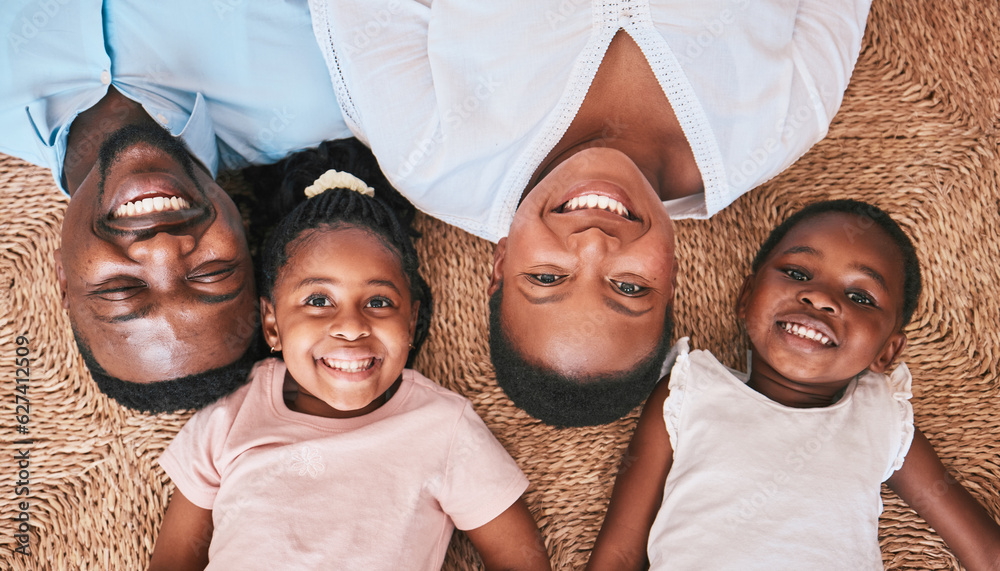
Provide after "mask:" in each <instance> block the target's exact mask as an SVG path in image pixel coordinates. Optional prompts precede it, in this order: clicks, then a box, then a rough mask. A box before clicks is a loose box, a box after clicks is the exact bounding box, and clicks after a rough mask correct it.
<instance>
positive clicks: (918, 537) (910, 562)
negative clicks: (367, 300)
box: [0, 0, 1000, 570]
mask: <svg viewBox="0 0 1000 571" xmlns="http://www.w3.org/2000/svg"><path fill="white" fill-rule="evenodd" d="M997 21H1000V5H998V4H997V3H996V2H977V1H974V0H947V1H944V2H931V1H929V0H916V1H912V0H911V1H904V0H891V1H890V0H875V2H874V5H873V7H872V12H871V16H870V17H869V22H868V30H867V32H866V34H865V39H864V46H863V50H862V53H861V57H860V59H859V61H858V64H857V68H856V70H855V72H854V76H853V79H852V81H851V86H850V89H849V90H848V92H847V95H846V97H845V99H844V103H843V106H842V108H841V110H840V112H839V113H838V115H837V116H836V118H835V120H834V123H833V125H832V126H831V128H830V133H829V136H828V137H827V138H826V139H825V140H823V141H822V142H820V143H819V144H818V145H816V147H815V148H814V149H813V150H811V151H810V152H809V153H808V154H806V155H805V156H804V157H803V158H802V159H800V160H799V161H798V162H797V163H796V164H795V165H793V166H792V167H791V168H790V169H788V170H787V171H786V172H785V173H783V174H782V175H781V176H779V177H777V178H775V179H774V180H772V181H770V182H769V183H767V184H766V185H764V186H762V187H761V188H759V189H757V190H755V191H753V192H751V193H750V194H749V195H747V196H744V197H743V198H742V199H741V200H739V201H738V202H736V203H735V204H734V205H733V206H731V207H730V208H727V209H726V210H725V211H724V212H722V213H721V214H719V215H718V216H716V217H715V218H713V219H712V220H710V221H689V222H682V223H679V224H678V225H677V242H678V247H677V249H678V258H679V259H680V275H679V278H678V279H679V287H678V290H677V293H676V320H677V334H676V335H677V336H682V335H687V336H690V337H691V338H692V346H693V347H695V348H704V349H709V350H711V351H713V352H714V353H715V354H717V355H719V357H720V358H721V359H722V360H723V362H725V363H726V364H728V365H730V366H734V367H738V368H742V362H743V361H744V359H745V357H744V355H745V351H746V342H745V340H744V339H743V336H742V333H741V332H740V330H739V329H738V327H737V325H736V319H735V315H734V312H733V309H732V306H733V301H734V298H735V292H736V290H737V288H738V286H739V284H740V282H741V280H742V278H743V276H744V275H745V273H746V272H747V268H748V265H749V260H750V258H751V256H752V255H753V253H754V252H755V251H756V248H757V247H758V245H759V243H760V242H761V240H762V239H763V238H764V236H765V235H766V234H767V232H768V231H769V230H770V229H771V228H772V227H773V226H775V225H776V224H777V223H778V222H780V221H781V220H782V219H783V218H784V217H786V216H787V215H788V214H789V213H791V212H793V211H794V210H796V209H798V208H800V207H801V206H803V205H805V204H807V203H809V202H812V201H815V200H820V199H828V198H841V197H844V198H857V199H862V200H867V201H870V202H873V203H875V204H877V205H879V206H881V207H882V208H884V209H886V210H887V211H889V213H890V214H892V215H893V217H894V218H895V219H896V220H898V221H899V222H900V224H901V225H902V226H903V228H904V230H906V231H907V232H908V233H909V234H910V236H912V237H913V239H914V241H915V243H916V245H917V251H918V254H919V257H920V262H921V265H922V269H923V271H924V276H925V291H924V295H923V296H922V298H921V300H920V304H919V306H918V308H917V312H916V315H915V317H914V321H913V323H912V324H910V325H909V326H908V327H907V334H908V336H909V345H908V347H907V349H906V351H905V353H904V354H903V359H904V360H905V361H906V362H907V363H908V364H909V366H910V368H911V370H912V372H913V375H914V393H915V396H914V399H913V401H912V402H913V405H914V409H915V413H916V423H917V425H918V426H919V427H920V429H921V430H923V431H924V433H925V434H926V435H927V436H928V438H929V439H930V440H931V442H932V443H933V444H934V446H935V447H936V448H937V450H938V452H939V454H940V456H941V458H942V459H943V461H944V463H945V465H946V466H948V467H949V468H950V469H951V470H952V471H953V472H954V473H955V475H956V476H957V477H958V479H959V480H960V481H962V482H963V483H964V484H965V485H966V486H967V487H968V488H969V489H970V490H971V492H972V493H973V494H974V495H975V496H976V497H977V498H979V499H980V500H981V501H982V502H983V503H984V504H985V505H986V506H987V508H988V509H989V510H990V512H991V513H993V514H994V515H998V514H1000V501H998V488H1000V465H998V464H1000V463H998V458H997V451H998V448H1000V399H998V391H1000V371H998V369H1000V339H998V337H1000V333H998V325H997V324H998V323H1000V299H998V295H997V292H998V291H1000V263H998V261H1000V235H998V233H1000V230H998V228H1000V215H998V208H1000V160H998V153H1000V146H998V132H997V126H996V122H997V118H998V117H1000V71H998V70H1000V61H998V59H1000V55H998V54H1000V28H998V27H997V26H996V25H995V24H994V23H995V22H997ZM239 180H240V179H239V177H231V178H228V179H227V181H228V182H227V183H226V184H228V185H230V186H232V185H234V184H238V183H239ZM234 181H236V182H234ZM0 189H2V190H0V363H2V365H0V366H2V367H3V369H2V376H0V378H2V384H0V400H2V403H3V404H2V405H0V415H2V419H0V568H5V569H17V570H21V569H102V570H103V569H140V568H144V567H145V566H146V564H147V563H148V560H149V556H150V553H151V550H152V547H153V543H154V541H155V537H156V532H157V529H158V528H159V525H160V521H161V519H162V515H163V511H164V509H165V508H166V505H167V502H168V499H169V496H170V492H171V489H172V487H171V484H170V482H169V479H168V478H167V477H166V476H165V475H164V473H163V471H162V470H161V469H160V468H159V466H158V465H157V464H156V458H157V457H158V456H159V455H160V454H161V452H162V451H163V449H164V448H165V447H166V446H167V444H168V443H169V442H170V440H171V438H172V437H173V436H174V435H175V434H176V432H177V431H178V430H179V429H180V427H181V426H182V425H183V424H184V422H185V421H186V420H187V418H188V417H189V416H190V413H189V412H186V413H177V414H164V415H159V416H149V415H143V414H138V413H133V412H131V411H128V410H125V409H123V408H122V407H120V406H118V405H117V404H115V403H113V402H110V401H109V400H108V399H106V398H105V397H104V396H103V395H101V393H100V392H99V391H98V390H97V388H96V386H95V385H94V384H93V382H92V380H91V379H90V377H89V375H88V373H87V371H86V369H85V367H84V365H83V362H82V360H81V359H80V357H79V355H78V353H77V351H76V348H75V345H74V344H73V340H72V335H71V332H70V327H69V322H68V320H67V317H66V315H65V313H64V312H63V310H62V308H61V306H60V302H59V292H58V287H57V282H56V276H55V271H54V269H53V252H54V250H55V249H56V248H58V245H59V229H60V226H61V222H62V216H63V212H64V210H65V207H66V204H67V199H65V198H64V197H63V196H62V195H61V194H60V193H59V192H58V191H57V189H56V188H55V186H54V185H53V183H52V181H51V176H50V174H49V173H48V171H45V170H43V169H40V168H37V167H34V166H31V165H27V164H25V163H23V162H21V161H18V160H15V159H12V158H9V157H2V156H0ZM418 227H419V229H420V230H421V231H422V232H423V236H424V237H423V238H422V239H421V240H420V241H419V243H418V249H419V251H420V254H421V256H422V260H423V264H424V273H425V275H426V277H427V279H428V281H429V282H430V284H431V286H432V288H433V290H434V296H435V299H436V302H437V312H436V316H435V319H434V322H433V325H432V329H431V336H430V339H429V341H428V343H427V344H426V345H425V348H424V350H423V352H422V355H421V357H420V359H419V360H418V362H417V368H418V369H419V370H421V371H422V372H424V373H425V374H426V375H427V376H428V377H430V378H432V379H437V380H438V381H439V382H441V383H442V384H443V385H445V386H447V387H449V388H451V389H454V390H456V391H458V392H460V393H463V394H465V395H466V396H467V397H469V398H470V399H471V400H472V401H473V403H474V404H475V407H476V410H477V411H478V412H479V414H480V415H482V417H483V418H484V419H485V421H486V423H487V425H489V427H490V428H491V429H492V430H493V432H494V433H495V434H496V436H497V438H499V440H500V441H501V442H502V443H503V444H504V445H505V446H506V447H507V449H508V450H509V451H510V453H511V454H512V455H513V457H514V458H515V459H516V460H517V462H518V463H519V464H520V466H521V467H522V469H523V470H524V471H525V473H526V474H527V475H528V477H529V479H530V480H531V487H530V488H529V491H528V494H527V499H528V503H529V505H530V507H531V509H532V511H533V513H534V515H535V516H536V518H537V520H538V523H539V525H540V526H541V529H542V533H543V535H544V537H545V542H546V546H547V548H548V551H549V553H550V555H551V557H552V560H553V564H554V566H555V568H556V569H578V568H581V567H582V566H583V565H584V564H585V563H586V560H587V556H588V553H589V551H590V549H591V547H592V545H593V542H594V539H595V537H596V535H597V532H598V530H599V528H600V525H601V521H602V519H603V514H604V510H605V508H606V505H607V501H608V497H609V495H610V492H611V487H612V485H613V482H614V477H615V473H616V472H617V466H618V462H619V460H620V458H621V457H622V454H623V452H624V450H625V447H626V445H627V444H628V440H629V437H630V435H631V432H632V430H633V428H634V426H635V422H636V419H637V416H638V411H633V413H632V414H630V415H629V416H627V417H626V418H625V419H622V420H620V421H618V422H615V423H612V424H610V425H606V426H600V427H591V428H576V429H554V428H551V427H548V426H545V425H542V424H540V423H539V422H537V421H535V420H534V419H532V418H530V417H528V416H527V415H526V414H525V413H523V412H521V411H520V410H518V409H517V408H515V407H514V406H513V405H511V403H510V402H509V400H508V399H507V398H506V397H505V396H504V394H503V392H502V391H501V390H500V389H499V387H498V386H497V385H496V382H495V381H494V378H493V371H492V367H491V365H490V362H489V358H488V354H487V348H486V347H487V324H486V307H487V298H486V293H485V289H486V285H487V281H488V276H489V268H490V262H491V260H492V245H491V244H489V243H487V242H484V241H482V240H479V239H476V238H474V237H472V236H470V235H468V234H465V233H463V232H461V231H459V230H456V229H454V228H450V227H448V226H446V225H444V224H442V223H440V222H437V221H435V220H431V219H429V218H427V217H420V218H418ZM19 336H23V338H22V339H18V338H19ZM19 342H20V343H21V344H19ZM19 348H21V353H24V352H25V350H27V352H28V354H27V357H28V358H29V359H30V364H29V366H30V371H27V373H28V378H29V379H30V380H29V383H28V388H27V394H26V395H22V398H23V397H27V399H28V404H29V406H30V410H28V411H25V410H24V409H21V410H20V411H19V410H17V408H16V406H17V404H24V401H23V400H22V401H21V402H20V403H19V402H16V401H17V398H16V397H17V395H19V394H21V393H18V392H17V391H16V384H15V380H14V379H15V377H18V376H24V373H25V371H21V372H20V373H18V371H17V367H16V361H15V359H16V358H18V349H19ZM19 414H27V418H22V419H20V420H26V421H27V422H26V423H23V424H25V426H26V430H27V432H26V433H20V432H18V430H17V426H18V425H19V424H22V423H21V422H20V420H19V419H18V418H17V417H18V415H19ZM23 453H27V454H28V462H27V467H21V466H18V461H19V460H24V458H23ZM883 498H884V501H885V512H884V514H883V516H882V519H881V524H880V542H881V547H882V553H883V557H884V561H885V565H886V568H888V569H958V568H959V567H958V564H957V562H956V560H955V559H954V557H953V556H952V554H951V552H950V551H949V550H948V548H947V547H946V546H945V545H944V543H943V542H942V541H941V539H940V538H939V537H938V536H937V535H936V534H935V533H934V532H933V531H932V530H930V529H929V528H928V526H927V525H926V523H924V521H923V520H922V519H920V518H919V517H918V516H917V515H916V514H915V513H914V512H913V511H912V510H911V509H910V508H909V507H907V506H906V505H904V504H903V503H902V502H901V501H900V500H899V499H898V498H897V497H896V496H895V495H894V494H893V493H892V492H890V491H888V490H884V492H883ZM21 502H26V504H23V503H21ZM23 506H27V509H22V508H23ZM22 512H23V513H27V514H28V518H29V524H28V528H29V529H30V531H29V532H28V546H29V547H30V554H28V555H25V554H22V553H18V552H16V550H15V547H16V546H17V545H18V543H17V540H16V538H15V534H16V533H17V528H18V525H19V523H20V522H19V520H18V519H17V518H18V517H23V516H20V514H21V513H22ZM480 567H481V565H480V563H479V560H478V556H477V555H476V554H475V552H474V550H473V549H472V548H471V545H470V544H469V543H468V541H467V540H466V539H465V538H464V536H462V535H461V534H460V533H456V537H455V539H454V540H453V542H452V546H451V549H450V551H449V554H448V559H447V561H446V564H445V568H447V569H479V568H480Z"/></svg>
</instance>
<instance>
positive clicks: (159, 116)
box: [156, 113, 169, 125]
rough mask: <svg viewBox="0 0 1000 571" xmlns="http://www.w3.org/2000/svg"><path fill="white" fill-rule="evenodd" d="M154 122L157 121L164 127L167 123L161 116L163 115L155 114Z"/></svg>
mask: <svg viewBox="0 0 1000 571" xmlns="http://www.w3.org/2000/svg"><path fill="white" fill-rule="evenodd" d="M156 120H157V121H159V122H160V123H163V124H164V125H166V124H167V123H169V121H167V118H166V117H165V116H164V115H163V113H157V114H156Z"/></svg>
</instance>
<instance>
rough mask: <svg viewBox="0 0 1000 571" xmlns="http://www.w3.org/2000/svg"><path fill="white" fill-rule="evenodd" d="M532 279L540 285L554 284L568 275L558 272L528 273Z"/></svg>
mask: <svg viewBox="0 0 1000 571" xmlns="http://www.w3.org/2000/svg"><path fill="white" fill-rule="evenodd" d="M528 277H529V278H530V279H531V281H533V282H535V283H537V284H538V285H543V286H548V285H552V284H554V283H556V282H558V281H559V280H561V279H563V278H564V277H566V276H557V275H556V274H528Z"/></svg>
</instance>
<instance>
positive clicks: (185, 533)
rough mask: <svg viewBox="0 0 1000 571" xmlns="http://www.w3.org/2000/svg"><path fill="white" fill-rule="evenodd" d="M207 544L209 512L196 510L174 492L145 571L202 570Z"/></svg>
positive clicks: (204, 565)
mask: <svg viewBox="0 0 1000 571" xmlns="http://www.w3.org/2000/svg"><path fill="white" fill-rule="evenodd" d="M211 541H212V510H206V509H205V508H199V507H198V506H196V505H194V504H192V503H191V501H190V500H188V499H187V498H185V497H184V494H182V493H181V491H180V490H176V489H175V490H174V494H173V495H172V496H170V505H169V506H168V507H167V513H166V514H164V516H163V525H161V526H160V534H159V535H158V536H157V538H156V545H155V546H154V547H153V558H152V561H150V562H149V571H159V570H161V569H163V570H168V569H169V570H174V569H176V570H180V571H186V570H189V569H190V570H195V569H198V570H201V569H204V568H205V567H207V566H208V544H209V543H211Z"/></svg>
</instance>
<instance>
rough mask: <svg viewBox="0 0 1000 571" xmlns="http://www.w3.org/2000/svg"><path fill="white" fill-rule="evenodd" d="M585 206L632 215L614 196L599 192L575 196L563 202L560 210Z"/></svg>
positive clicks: (579, 208)
mask: <svg viewBox="0 0 1000 571" xmlns="http://www.w3.org/2000/svg"><path fill="white" fill-rule="evenodd" d="M586 208H600V209H601V210H607V211H608V212H613V213H615V214H617V215H618V216H622V217H624V218H631V217H632V215H631V214H630V213H629V211H628V209H627V208H625V206H623V205H622V203H621V202H618V201H617V200H615V199H614V198H610V197H607V196H603V195H600V194H585V195H583V196H577V197H575V198H573V199H571V200H570V201H569V202H567V203H566V204H564V205H563V209H562V211H563V212H572V211H574V210H583V209H586Z"/></svg>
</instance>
